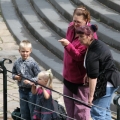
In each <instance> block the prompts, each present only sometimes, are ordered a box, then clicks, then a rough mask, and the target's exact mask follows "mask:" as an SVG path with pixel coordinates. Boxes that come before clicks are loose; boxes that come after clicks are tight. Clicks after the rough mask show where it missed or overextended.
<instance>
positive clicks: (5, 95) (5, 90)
mask: <svg viewBox="0 0 120 120" xmlns="http://www.w3.org/2000/svg"><path fill="white" fill-rule="evenodd" d="M5 60H9V63H12V61H11V60H10V59H6V58H4V59H3V60H1V61H0V66H1V68H2V71H1V73H3V114H4V115H3V117H4V120H7V69H6V67H5V66H4V61H5Z"/></svg>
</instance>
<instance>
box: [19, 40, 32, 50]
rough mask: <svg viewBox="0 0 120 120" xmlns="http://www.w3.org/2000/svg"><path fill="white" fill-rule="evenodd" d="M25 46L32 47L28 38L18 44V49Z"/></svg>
mask: <svg viewBox="0 0 120 120" xmlns="http://www.w3.org/2000/svg"><path fill="white" fill-rule="evenodd" d="M25 47H29V48H30V49H32V44H31V43H30V42H29V41H28V40H23V41H21V42H20V44H19V49H21V48H25Z"/></svg>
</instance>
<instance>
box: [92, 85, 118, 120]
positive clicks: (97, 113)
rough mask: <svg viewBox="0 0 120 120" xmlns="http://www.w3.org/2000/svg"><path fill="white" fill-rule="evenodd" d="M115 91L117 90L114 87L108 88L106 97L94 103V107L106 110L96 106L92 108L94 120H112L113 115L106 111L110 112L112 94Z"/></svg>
mask: <svg viewBox="0 0 120 120" xmlns="http://www.w3.org/2000/svg"><path fill="white" fill-rule="evenodd" d="M115 90H116V88H114V87H107V88H106V95H105V96H103V97H102V98H99V99H96V100H95V101H93V104H94V105H96V106H99V107H101V108H104V109H101V108H97V107H95V106H93V107H92V108H91V117H92V119H93V120H111V113H110V111H107V110H106V109H108V110H110V103H111V99H112V94H113V93H114V91H115Z"/></svg>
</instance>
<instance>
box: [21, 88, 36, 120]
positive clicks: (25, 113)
mask: <svg viewBox="0 0 120 120" xmlns="http://www.w3.org/2000/svg"><path fill="white" fill-rule="evenodd" d="M19 96H20V113H21V118H23V119H25V120H32V116H33V110H34V105H33V104H31V103H28V102H32V103H35V101H36V96H35V95H33V94H32V93H31V91H30V90H29V91H26V90H22V89H19ZM22 99H23V100H22ZM24 100H25V101H24ZM27 101H28V102H27Z"/></svg>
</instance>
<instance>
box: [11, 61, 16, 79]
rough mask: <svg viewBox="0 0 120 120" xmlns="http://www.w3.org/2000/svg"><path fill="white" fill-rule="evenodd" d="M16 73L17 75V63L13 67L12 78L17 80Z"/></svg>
mask: <svg viewBox="0 0 120 120" xmlns="http://www.w3.org/2000/svg"><path fill="white" fill-rule="evenodd" d="M15 75H17V71H16V63H14V65H13V68H12V79H13V80H15Z"/></svg>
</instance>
